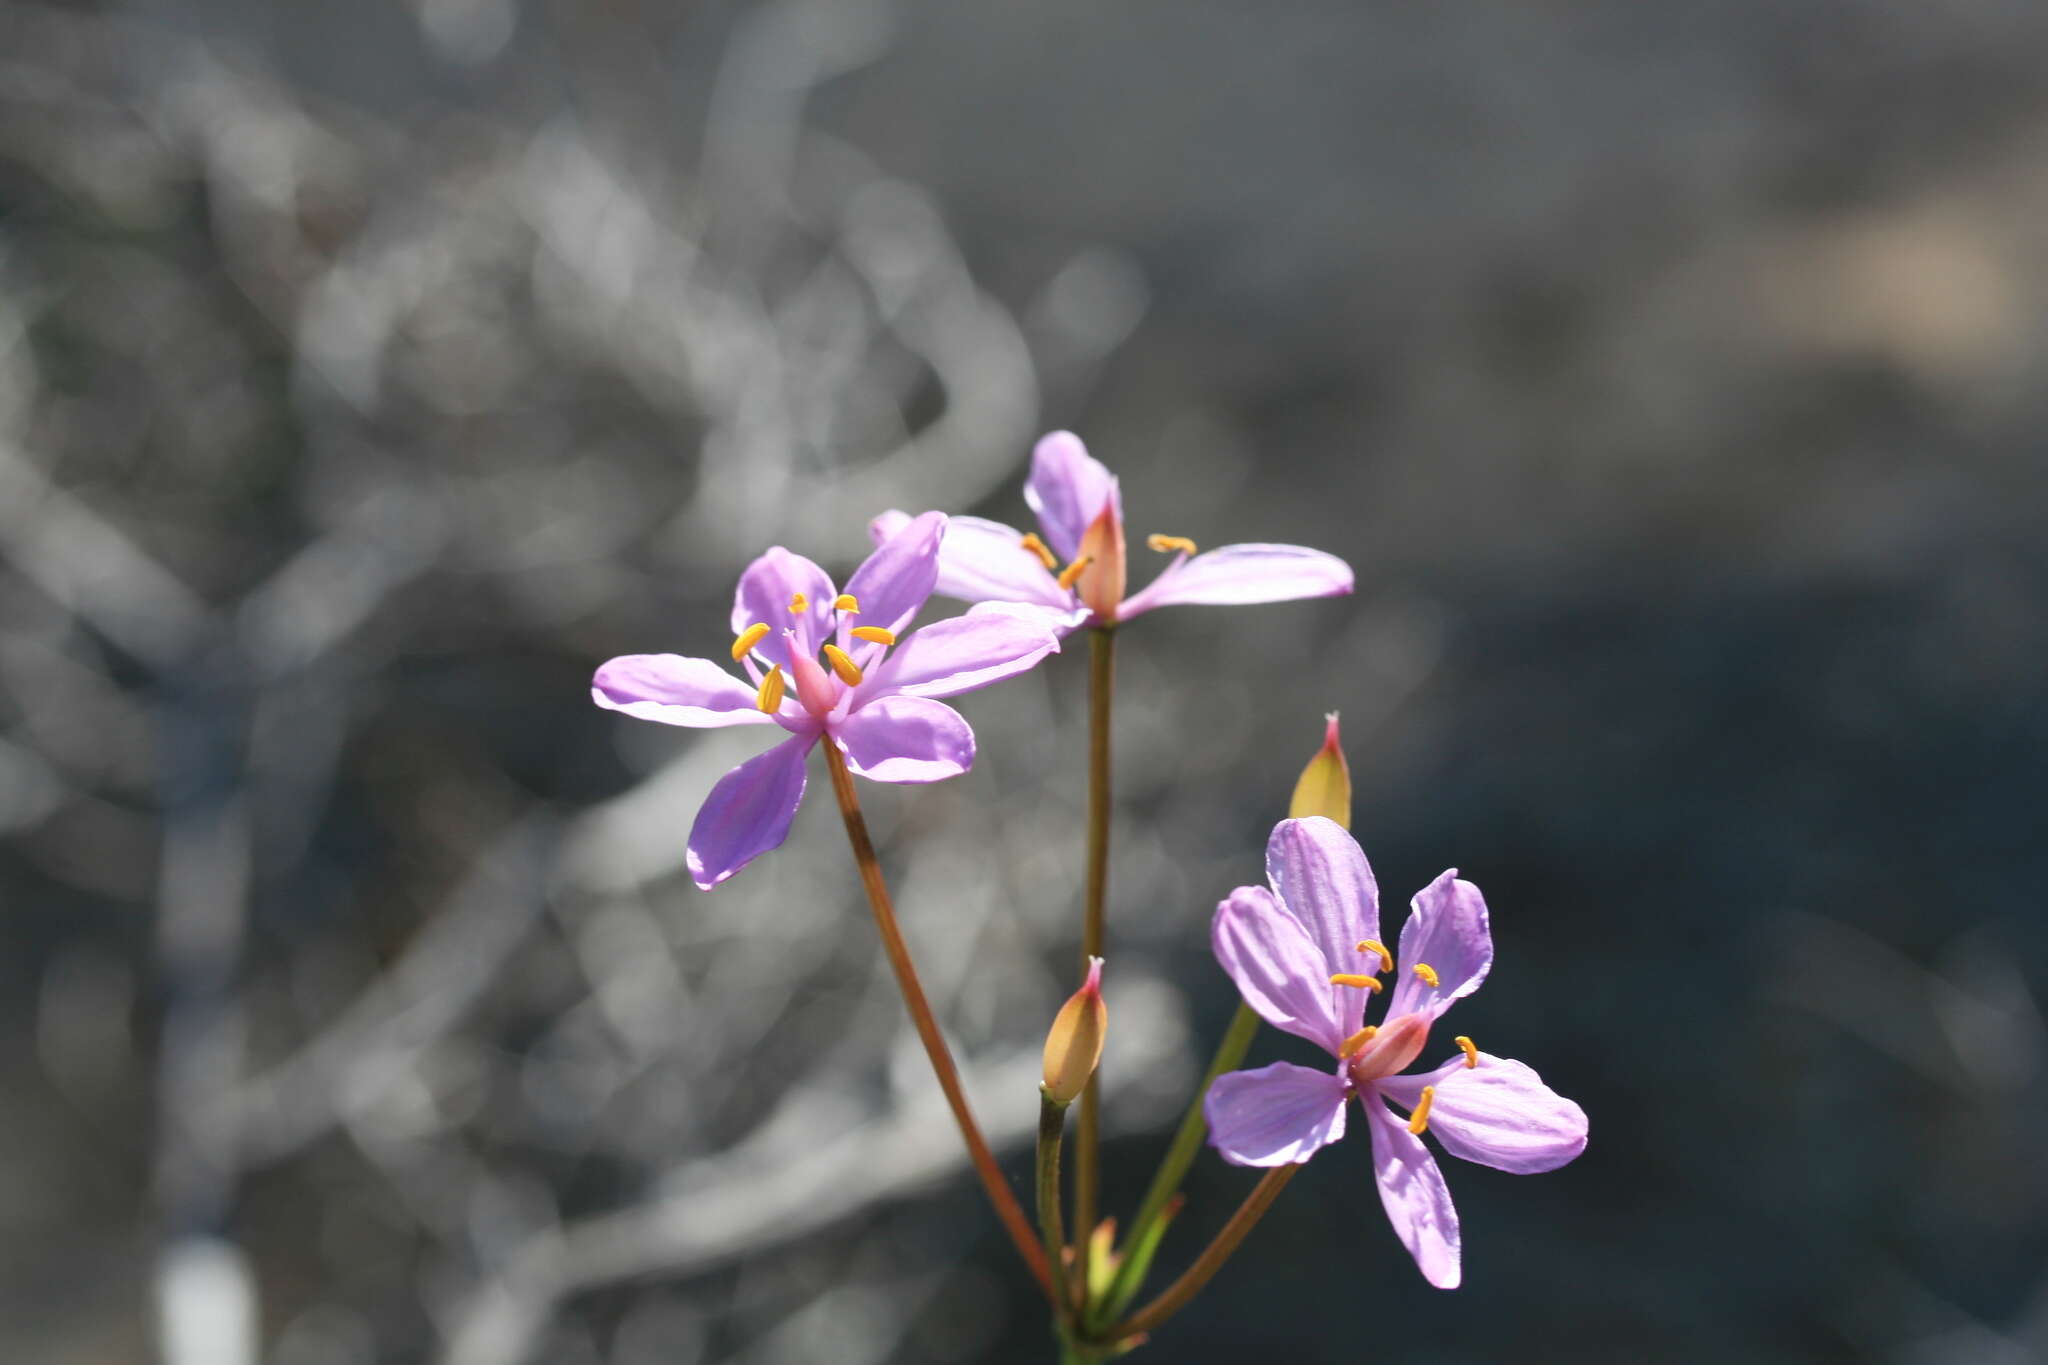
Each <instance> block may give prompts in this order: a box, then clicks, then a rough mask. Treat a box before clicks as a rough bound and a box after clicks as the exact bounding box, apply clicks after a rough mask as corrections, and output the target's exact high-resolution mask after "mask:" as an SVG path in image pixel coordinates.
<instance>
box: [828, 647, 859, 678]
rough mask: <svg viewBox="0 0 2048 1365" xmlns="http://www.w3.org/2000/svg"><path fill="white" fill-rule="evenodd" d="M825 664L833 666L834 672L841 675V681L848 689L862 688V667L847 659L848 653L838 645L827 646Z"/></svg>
mask: <svg viewBox="0 0 2048 1365" xmlns="http://www.w3.org/2000/svg"><path fill="white" fill-rule="evenodd" d="M825 662H826V663H828V664H830V665H832V671H833V672H834V673H837V674H838V675H839V681H841V682H843V683H845V684H846V685H847V686H848V687H859V686H860V677H861V673H860V665H859V664H857V663H855V662H854V661H853V660H851V659H849V658H847V657H846V651H845V650H843V649H841V648H840V647H839V646H838V645H826V646H825Z"/></svg>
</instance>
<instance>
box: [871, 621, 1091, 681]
mask: <svg viewBox="0 0 2048 1365" xmlns="http://www.w3.org/2000/svg"><path fill="white" fill-rule="evenodd" d="M1059 648H1060V638H1059V636H1058V635H1057V634H1055V633H1054V631H1053V629H1052V626H1051V624H1050V622H1049V621H1048V620H1047V618H1046V616H1045V614H1044V613H1043V612H1040V611H1038V610H1036V609H1029V610H1020V611H1014V612H1013V611H1003V610H991V611H983V612H977V613H975V614H973V615H970V616H956V617H954V618H953V619H952V620H950V621H934V622H932V623H931V624H930V625H928V626H925V627H923V628H922V629H920V630H918V631H916V632H915V633H913V634H912V635H911V636H910V637H909V638H907V639H905V640H904V641H903V642H902V643H900V644H898V645H897V646H896V647H895V648H894V649H892V650H890V651H889V657H888V658H886V659H884V660H883V661H882V664H881V666H880V667H879V668H877V669H876V670H875V672H874V673H872V674H871V675H869V679H868V684H867V688H866V691H867V693H868V695H869V696H871V697H884V696H890V695H896V696H905V697H950V696H954V695H956V694H958V693H961V692H970V691H972V690H974V689H975V688H977V687H986V686H988V684H990V683H992V682H999V681H1001V680H1002V679H1004V678H1008V677H1012V676H1014V675H1016V674H1018V673H1022V672H1024V671H1025V670H1026V669H1028V668H1030V667H1031V666H1032V665H1033V664H1035V663H1037V662H1038V661H1039V660H1040V659H1043V658H1044V657H1045V656H1046V655H1048V654H1057V653H1058V652H1059Z"/></svg>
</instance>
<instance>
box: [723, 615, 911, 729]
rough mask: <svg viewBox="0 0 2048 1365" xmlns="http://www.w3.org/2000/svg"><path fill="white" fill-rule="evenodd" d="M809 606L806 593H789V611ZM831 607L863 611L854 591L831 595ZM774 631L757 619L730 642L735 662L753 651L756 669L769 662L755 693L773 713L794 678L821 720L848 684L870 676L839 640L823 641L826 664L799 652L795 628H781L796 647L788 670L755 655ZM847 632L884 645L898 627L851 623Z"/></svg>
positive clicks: (820, 650) (802, 696)
mask: <svg viewBox="0 0 2048 1365" xmlns="http://www.w3.org/2000/svg"><path fill="white" fill-rule="evenodd" d="M810 609H811V601H810V598H808V597H806V596H805V595H804V594H803V593H795V594H793V595H791V597H790V599H789V614H790V615H792V616H802V615H803V614H804V613H805V612H807V611H809V610H810ZM831 609H832V613H833V615H834V616H835V617H846V616H857V615H859V614H860V600H859V599H858V598H856V597H855V596H854V595H853V594H852V593H846V592H843V593H840V594H839V595H838V596H837V597H835V598H833V599H832V608H831ZM770 633H771V628H770V627H769V625H768V623H767V622H766V621H756V622H754V623H753V624H752V625H750V626H748V627H747V628H746V629H745V630H743V631H741V632H740V633H739V634H738V635H737V636H736V637H734V639H733V642H732V657H733V662H735V663H741V662H746V661H747V660H748V659H749V658H750V656H751V657H752V658H753V662H752V664H751V665H750V666H751V667H754V668H757V669H758V668H759V667H760V666H761V665H762V664H766V665H767V666H768V671H767V672H766V673H765V674H762V675H761V682H760V686H759V688H758V690H756V692H755V694H754V704H755V705H756V706H758V707H760V708H761V710H763V711H765V712H767V713H768V714H770V715H773V714H775V712H776V711H777V710H779V709H780V708H781V706H782V701H783V698H784V697H785V696H787V695H788V691H789V684H790V683H791V682H794V683H795V684H796V695H797V700H798V701H800V702H802V703H803V706H804V710H806V711H808V712H810V713H811V714H812V715H813V716H816V717H817V718H818V719H820V720H823V719H824V718H825V717H826V716H828V715H830V714H831V712H832V708H833V707H835V706H837V705H838V704H839V699H840V697H841V696H842V695H843V694H844V690H845V688H848V687H859V686H860V685H861V682H862V681H863V680H864V679H865V678H866V676H867V675H866V673H865V671H864V670H863V669H862V668H861V666H860V665H859V664H857V663H855V662H854V660H853V656H852V655H850V654H848V653H847V652H846V651H845V650H844V649H841V648H840V647H839V646H838V645H837V644H835V643H831V642H827V643H825V644H823V645H820V646H819V648H818V653H819V654H821V655H823V656H824V662H823V663H822V664H821V663H819V661H818V659H817V658H816V657H815V656H812V655H808V654H798V653H797V652H796V649H795V648H794V645H795V641H796V632H795V631H794V630H790V629H785V630H784V631H783V632H782V634H783V636H784V638H786V639H788V640H789V641H790V642H791V646H792V647H791V649H790V652H789V654H790V657H789V667H788V670H787V672H785V671H784V669H783V666H782V665H781V664H779V663H777V662H775V661H774V660H773V659H769V658H766V657H765V656H756V655H755V651H756V650H757V649H759V648H760V646H761V642H762V641H763V640H765V639H767V638H768V636H769V635H770ZM846 634H847V636H848V638H850V639H855V640H863V641H866V642H867V643H869V644H876V645H882V646H884V647H885V648H886V647H887V646H889V645H893V644H895V643H896V632H894V631H892V630H889V629H886V628H885V627H882V626H853V627H851V628H849V629H848V630H847V632H846ZM870 662H872V660H871V661H870Z"/></svg>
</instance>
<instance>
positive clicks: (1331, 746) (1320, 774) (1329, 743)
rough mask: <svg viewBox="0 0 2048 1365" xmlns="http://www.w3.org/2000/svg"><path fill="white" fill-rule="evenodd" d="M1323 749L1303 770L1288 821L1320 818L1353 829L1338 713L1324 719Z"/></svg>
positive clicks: (1346, 765) (1289, 810)
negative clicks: (1338, 735) (1317, 816)
mask: <svg viewBox="0 0 2048 1365" xmlns="http://www.w3.org/2000/svg"><path fill="white" fill-rule="evenodd" d="M1324 719H1325V720H1326V721H1327V722H1328V725H1327V727H1326V728H1325V729H1324V731H1323V747H1322V748H1320V749H1318V750H1316V756H1315V757H1314V758H1311V759H1310V760H1309V761H1308V766H1307V767H1306V768H1303V769H1302V770H1301V778H1300V780H1299V781H1297V782H1296V783H1295V784H1294V799H1293V800H1292V801H1290V802H1288V804H1287V818H1288V819H1290V820H1303V819H1306V818H1307V817H1309V816H1311V815H1320V816H1323V817H1324V818H1325V819H1329V820H1335V821H1336V822H1337V823H1338V824H1340V825H1342V826H1343V827H1344V828H1346V829H1350V828H1351V768H1350V765H1348V764H1347V763H1345V762H1344V749H1343V747H1342V746H1341V745H1340V744H1339V743H1338V742H1337V713H1336V712H1335V711H1332V712H1331V713H1330V714H1329V715H1328V716H1326V717H1324Z"/></svg>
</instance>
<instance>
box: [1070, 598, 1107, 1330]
mask: <svg viewBox="0 0 2048 1365" xmlns="http://www.w3.org/2000/svg"><path fill="white" fill-rule="evenodd" d="M1115 697H1116V634H1115V628H1114V627H1113V626H1097V627H1096V628H1095V629H1093V630H1091V631H1089V632H1088V880H1087V896H1086V899H1085V900H1084V901H1083V903H1082V919H1081V969H1082V970H1083V971H1086V970H1087V969H1088V959H1089V958H1091V957H1101V956H1102V955H1103V954H1102V939H1103V919H1104V909H1103V907H1104V905H1105V903H1106V902H1107V900H1108V897H1109V810H1110V789H1109V721H1110V710H1111V707H1112V704H1113V702H1114V700H1115ZM1074 1136H1075V1151H1074V1261H1075V1271H1076V1276H1077V1278H1078V1280H1079V1283H1080V1285H1081V1298H1082V1301H1083V1302H1084V1303H1085V1302H1086V1299H1087V1293H1088V1289H1087V1286H1088V1270H1089V1266H1088V1262H1089V1259H1090V1253H1091V1251H1092V1248H1093V1246H1094V1241H1095V1237H1094V1233H1095V1222H1096V1214H1097V1209H1098V1205H1099V1184H1098V1182H1099V1180H1100V1172H1101V1149H1102V1095H1101V1073H1100V1072H1099V1071H1098V1072H1097V1073H1096V1074H1095V1075H1094V1076H1090V1077H1089V1078H1088V1088H1087V1089H1086V1090H1085V1091H1083V1092H1082V1094H1081V1116H1080V1122H1079V1123H1078V1124H1077V1125H1076V1131H1075V1134H1074Z"/></svg>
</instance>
